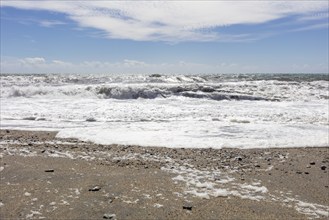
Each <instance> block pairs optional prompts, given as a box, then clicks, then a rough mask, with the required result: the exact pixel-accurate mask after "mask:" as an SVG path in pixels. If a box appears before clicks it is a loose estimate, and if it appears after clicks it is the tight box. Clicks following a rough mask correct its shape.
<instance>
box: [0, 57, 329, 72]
mask: <svg viewBox="0 0 329 220" xmlns="http://www.w3.org/2000/svg"><path fill="white" fill-rule="evenodd" d="M0 68H1V72H2V73H128V74H143V73H149V74H151V73H159V74H189V73H192V74H198V73H251V72H253V73H257V72H259V73H262V72H263V73H264V72H268V70H271V71H272V72H286V73H288V72H292V73H294V72H304V73H311V72H323V73H326V72H328V71H329V69H328V64H327V63H319V64H304V63H296V64H289V63H288V64H282V65H276V66H266V65H261V64H257V65H255V64H253V63H238V62H225V61H219V62H218V63H214V64H205V63H195V62H188V61H184V60H181V61H177V62H173V63H148V62H144V61H141V60H131V59H124V60H122V61H119V62H109V61H97V60H94V61H83V62H77V63H72V62H67V61H63V60H46V59H45V58H42V57H27V58H14V57H1V63H0Z"/></svg>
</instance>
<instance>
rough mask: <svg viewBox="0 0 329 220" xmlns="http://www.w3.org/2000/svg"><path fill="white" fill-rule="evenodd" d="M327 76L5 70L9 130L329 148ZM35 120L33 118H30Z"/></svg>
mask: <svg viewBox="0 0 329 220" xmlns="http://www.w3.org/2000/svg"><path fill="white" fill-rule="evenodd" d="M327 80H328V79H327V78H326V77H325V76H321V75H314V76H308V75H296V76H293V75H275V76H271V75H259V76H258V75H210V76H204V75H198V76H174V75H171V76H168V75H162V76H161V75H153V76H147V75H131V76H128V75H123V76H122V75H103V76H95V75H2V76H1V85H2V89H1V100H0V101H1V115H0V120H1V127H2V128H14V129H25V130H58V131H60V132H59V134H58V137H74V138H79V139H81V140H88V141H93V142H96V143H100V144H112V143H117V144H138V145H143V146H150V145H152V146H165V147H185V148H186V147H199V148H204V147H213V148H222V147H239V148H254V147H264V148H266V147H305V146H328V145H329V143H328V142H329V140H328V138H327V133H328V129H329V124H328V112H329V107H328V98H329V96H328V87H329V86H328V81H327ZM27 119H29V120H27Z"/></svg>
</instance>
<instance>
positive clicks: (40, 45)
mask: <svg viewBox="0 0 329 220" xmlns="http://www.w3.org/2000/svg"><path fill="white" fill-rule="evenodd" d="M0 10H1V73H127V74H133V73H160V74H161V73H163V74H164V73H169V74H176V73H178V74H190V73H192V74H199V73H208V74H209V73H328V72H329V67H328V66H329V65H328V23H329V13H328V10H329V2H328V1H327V0H319V1H316V0H312V1H307V0H301V1H297V0H289V1H277V0H275V1H274V0H273V1H271V0H257V1H247V0H241V1H237V0H233V1H226V0H225V1H222V0H217V1H107V0H102V1H62V0H57V1H47V0H43V1H42V0H40V1H36V0H34V1H24V0H21V1H12V0H1V2H0Z"/></svg>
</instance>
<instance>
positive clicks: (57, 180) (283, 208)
mask: <svg viewBox="0 0 329 220" xmlns="http://www.w3.org/2000/svg"><path fill="white" fill-rule="evenodd" d="M0 132H1V133H0V134H1V135H0V137H1V145H0V153H1V164H0V170H1V172H0V175H1V187H0V188H1V190H0V192H1V195H0V197H1V200H0V210H1V211H0V218H1V219H17V218H24V219H29V218H31V219H39V218H40V219H42V218H46V219H102V218H104V219H307V218H312V219H315V218H319V219H326V218H328V211H329V197H328V193H329V188H328V186H329V181H328V178H329V176H328V167H329V154H328V152H329V147H307V148H266V149H237V148H235V149H232V148H222V149H211V148H206V149H198V148H190V149H189V148H164V147H156V146H155V147H141V146H134V145H113V144H112V145H100V144H94V143H91V142H84V141H79V140H77V139H73V138H71V139H61V138H56V134H57V133H56V132H50V131H19V130H1V131H0Z"/></svg>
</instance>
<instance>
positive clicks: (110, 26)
mask: <svg viewBox="0 0 329 220" xmlns="http://www.w3.org/2000/svg"><path fill="white" fill-rule="evenodd" d="M1 6H2V7H4V6H11V7H15V8H20V9H28V10H47V11H54V12H60V13H64V14H65V15H67V17H68V18H69V19H71V20H73V21H75V22H76V23H77V24H78V25H79V26H80V27H82V28H85V27H87V28H94V29H98V30H101V31H103V32H104V36H105V37H107V38H114V39H130V40H136V41H167V42H179V41H230V40H233V41H234V40H236V39H238V41H243V40H250V39H253V38H255V37H253V36H249V34H244V33H240V34H238V35H235V34H226V35H223V34H221V28H223V27H225V26H233V25H252V24H264V23H267V22H270V21H273V20H276V19H280V18H285V17H289V16H294V15H299V16H300V17H304V16H305V18H310V17H312V15H314V14H316V13H321V12H323V11H327V10H328V2H327V1H292V0H291V1H38V2H37V3H36V2H35V1H8V0H2V1H1ZM41 24H43V25H44V26H46V27H49V26H53V25H59V23H57V22H54V21H44V22H43V23H41ZM299 28H303V26H302V27H299ZM257 35H258V34H257ZM256 38H257V37H256Z"/></svg>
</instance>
